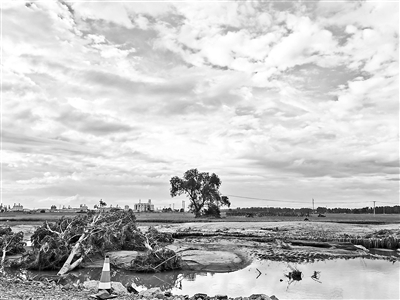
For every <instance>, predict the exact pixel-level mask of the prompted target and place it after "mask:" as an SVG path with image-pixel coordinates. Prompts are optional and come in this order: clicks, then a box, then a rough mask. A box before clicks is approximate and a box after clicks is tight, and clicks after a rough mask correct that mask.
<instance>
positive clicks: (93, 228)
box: [14, 210, 180, 275]
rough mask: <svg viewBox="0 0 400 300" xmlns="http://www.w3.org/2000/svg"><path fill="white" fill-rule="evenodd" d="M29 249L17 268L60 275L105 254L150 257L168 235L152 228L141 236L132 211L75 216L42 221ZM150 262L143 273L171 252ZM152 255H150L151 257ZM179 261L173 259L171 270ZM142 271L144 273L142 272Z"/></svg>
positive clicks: (164, 241) (167, 241)
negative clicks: (129, 253) (132, 252)
mask: <svg viewBox="0 0 400 300" xmlns="http://www.w3.org/2000/svg"><path fill="white" fill-rule="evenodd" d="M31 241H32V247H33V250H32V251H29V252H28V253H27V254H25V255H24V256H23V257H22V259H21V261H20V262H19V265H14V266H22V267H26V268H28V269H38V270H45V269H53V270H59V271H58V275H63V274H65V273H67V272H69V271H71V270H73V269H74V268H76V267H78V266H79V265H81V263H82V262H84V261H85V260H86V259H88V258H93V257H95V256H96V255H101V256H104V254H105V253H106V252H108V251H117V250H137V251H144V250H146V253H145V255H144V257H146V256H148V257H150V256H152V255H153V254H154V253H157V252H159V251H160V249H162V247H160V246H162V245H164V244H167V243H171V242H172V241H173V239H172V236H171V235H168V234H161V233H159V232H158V231H157V230H155V229H151V230H149V231H148V232H147V233H142V232H141V231H140V230H139V229H138V228H137V227H136V218H135V215H134V214H133V212H132V210H128V211H124V210H114V211H108V212H99V213H97V214H94V213H92V214H88V215H79V216H75V217H73V218H65V217H63V218H61V219H59V220H58V221H57V222H55V223H48V222H44V223H43V225H42V226H40V227H38V228H37V229H36V231H35V232H34V234H33V235H32V237H31ZM166 255H167V257H166V256H165V255H164V256H159V259H158V260H157V261H153V260H154V259H153V258H152V259H151V263H148V264H147V265H146V266H148V270H147V271H159V270H160V268H154V266H157V265H159V264H160V263H162V262H163V261H165V260H166V259H168V258H169V257H170V256H173V255H175V253H170V252H168V253H166ZM153 256H154V255H153ZM179 263H180V261H179V259H178V260H176V265H174V267H175V268H178V267H179V266H180V265H179ZM144 271H146V270H144Z"/></svg>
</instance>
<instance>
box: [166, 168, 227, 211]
mask: <svg viewBox="0 0 400 300" xmlns="http://www.w3.org/2000/svg"><path fill="white" fill-rule="evenodd" d="M170 183H171V190H170V193H171V197H175V196H179V195H182V194H186V196H188V197H189V199H190V204H189V211H190V212H193V213H194V214H195V215H196V218H197V217H199V216H201V215H202V214H205V213H206V214H207V213H209V212H210V211H213V212H214V215H218V216H219V207H220V206H223V205H226V206H228V207H229V206H230V205H231V203H230V202H229V198H228V197H226V196H221V193H220V192H219V190H218V189H219V187H220V186H221V180H220V179H219V177H218V176H217V175H216V174H214V173H212V174H211V175H210V174H209V173H207V172H203V173H200V172H199V171H198V170H197V169H191V170H188V171H186V172H185V174H184V175H183V178H179V177H178V176H175V177H172V178H171V180H170Z"/></svg>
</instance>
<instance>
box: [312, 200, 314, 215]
mask: <svg viewBox="0 0 400 300" xmlns="http://www.w3.org/2000/svg"><path fill="white" fill-rule="evenodd" d="M312 210H313V212H314V198H312Z"/></svg>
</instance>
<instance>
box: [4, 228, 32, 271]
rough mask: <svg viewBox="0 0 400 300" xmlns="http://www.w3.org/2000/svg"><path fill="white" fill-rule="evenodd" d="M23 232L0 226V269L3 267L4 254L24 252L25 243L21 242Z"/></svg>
mask: <svg viewBox="0 0 400 300" xmlns="http://www.w3.org/2000/svg"><path fill="white" fill-rule="evenodd" d="M23 238H24V234H23V232H17V233H15V232H13V231H12V230H11V228H10V227H0V250H1V260H0V267H1V270H3V268H4V261H5V258H6V255H12V254H18V253H23V252H25V248H24V247H25V246H26V245H25V243H24V242H23Z"/></svg>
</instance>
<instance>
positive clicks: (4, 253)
mask: <svg viewBox="0 0 400 300" xmlns="http://www.w3.org/2000/svg"><path fill="white" fill-rule="evenodd" d="M6 249H7V246H5V247H4V248H3V255H2V256H1V264H0V273H3V271H4V261H5V260H6V252H7V250H6Z"/></svg>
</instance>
